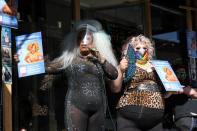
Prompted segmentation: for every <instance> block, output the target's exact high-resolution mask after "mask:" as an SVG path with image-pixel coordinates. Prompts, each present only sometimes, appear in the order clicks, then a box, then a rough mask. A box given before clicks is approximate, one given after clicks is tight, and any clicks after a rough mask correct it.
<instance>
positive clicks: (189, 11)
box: [186, 0, 192, 31]
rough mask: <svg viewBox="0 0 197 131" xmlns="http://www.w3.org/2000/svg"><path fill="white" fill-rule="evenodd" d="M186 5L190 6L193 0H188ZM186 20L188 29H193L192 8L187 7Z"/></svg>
mask: <svg viewBox="0 0 197 131" xmlns="http://www.w3.org/2000/svg"><path fill="white" fill-rule="evenodd" d="M186 5H187V6H190V5H191V1H190V0H187V1H186ZM186 21H187V29H188V31H192V14H191V10H189V9H186Z"/></svg>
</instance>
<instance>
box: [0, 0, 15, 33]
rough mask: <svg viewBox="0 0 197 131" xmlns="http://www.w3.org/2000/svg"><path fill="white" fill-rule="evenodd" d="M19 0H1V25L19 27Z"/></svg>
mask: <svg viewBox="0 0 197 131" xmlns="http://www.w3.org/2000/svg"><path fill="white" fill-rule="evenodd" d="M17 7H18V1H17V0H7V1H5V0H0V25H2V26H5V27H10V28H16V29H17V28H18V20H17V17H16V14H17Z"/></svg>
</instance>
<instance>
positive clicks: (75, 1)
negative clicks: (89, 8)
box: [72, 0, 80, 20]
mask: <svg viewBox="0 0 197 131" xmlns="http://www.w3.org/2000/svg"><path fill="white" fill-rule="evenodd" d="M72 7H73V10H72V12H73V15H72V16H73V18H72V19H73V20H80V0H72Z"/></svg>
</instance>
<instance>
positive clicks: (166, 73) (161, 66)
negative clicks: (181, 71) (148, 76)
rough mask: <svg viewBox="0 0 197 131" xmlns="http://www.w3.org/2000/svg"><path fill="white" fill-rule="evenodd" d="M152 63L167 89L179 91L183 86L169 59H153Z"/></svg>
mask: <svg viewBox="0 0 197 131" xmlns="http://www.w3.org/2000/svg"><path fill="white" fill-rule="evenodd" d="M152 64H153V66H154V67H155V70H156V72H157V74H158V76H159V78H160V80H161V82H162V83H163V85H164V88H165V90H166V91H179V90H180V89H181V88H182V87H183V86H182V85H181V84H180V82H179V80H178V78H177V76H176V75H175V73H174V71H173V69H172V67H171V65H170V64H169V62H168V61H163V60H153V61H152Z"/></svg>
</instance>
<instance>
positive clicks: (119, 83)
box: [111, 58, 128, 93]
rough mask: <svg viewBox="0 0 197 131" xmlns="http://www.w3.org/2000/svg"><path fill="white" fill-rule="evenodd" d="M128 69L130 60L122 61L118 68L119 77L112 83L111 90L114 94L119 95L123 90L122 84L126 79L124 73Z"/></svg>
mask: <svg viewBox="0 0 197 131" xmlns="http://www.w3.org/2000/svg"><path fill="white" fill-rule="evenodd" d="M127 68H128V60H127V59H125V58H124V59H122V60H121V61H120V65H119V66H118V69H117V70H118V77H117V79H115V80H113V81H112V82H111V90H112V91H113V92H114V93H118V92H120V90H121V88H122V82H123V79H124V73H125V70H126V69H127Z"/></svg>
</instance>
